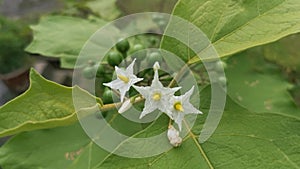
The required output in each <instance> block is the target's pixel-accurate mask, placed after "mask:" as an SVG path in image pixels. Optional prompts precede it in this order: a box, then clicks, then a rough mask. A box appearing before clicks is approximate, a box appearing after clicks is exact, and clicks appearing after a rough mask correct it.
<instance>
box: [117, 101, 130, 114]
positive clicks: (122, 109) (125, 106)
mask: <svg viewBox="0 0 300 169" xmlns="http://www.w3.org/2000/svg"><path fill="white" fill-rule="evenodd" d="M131 106H132V103H131V100H130V99H128V100H126V101H124V103H123V104H122V106H121V107H120V108H119V110H118V112H119V113H120V114H121V113H124V112H125V111H127V110H128V109H130V108H131Z"/></svg>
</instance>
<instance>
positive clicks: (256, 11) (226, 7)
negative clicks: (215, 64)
mask: <svg viewBox="0 0 300 169" xmlns="http://www.w3.org/2000/svg"><path fill="white" fill-rule="evenodd" d="M299 9H300V1H298V0H273V1H261V0H251V1H236V0H234V1H233V0H210V1H207V0H179V1H178V3H177V5H176V6H175V8H174V10H173V15H176V16H179V17H182V18H184V19H186V20H188V21H189V22H191V23H192V24H194V25H196V26H197V27H198V28H200V29H201V30H202V31H203V32H204V33H205V34H206V36H207V37H208V39H210V41H211V43H212V44H213V46H214V47H215V49H216V50H217V52H218V53H219V55H220V56H221V57H223V56H228V55H231V54H234V53H237V52H239V51H242V50H245V49H247V48H251V47H253V46H258V45H262V44H265V43H269V42H273V41H276V40H278V39H280V38H282V37H284V36H287V35H289V34H293V33H297V32H299V31H300V22H299V21H300V18H299V15H300V10H299ZM171 25H176V24H175V23H173V24H172V23H171ZM176 29H177V31H178V32H185V31H187V29H186V28H185V27H178V28H176ZM190 36H193V34H192V33H191V35H190ZM191 43H192V42H191ZM199 43H201V42H200V40H199ZM199 45H200V44H199ZM161 46H162V48H163V49H166V50H169V51H171V52H173V53H176V54H177V55H179V56H180V57H182V58H183V59H185V61H188V59H189V57H194V56H195V55H192V56H189V53H192V52H191V51H189V50H188V48H187V47H186V46H184V45H182V44H181V43H180V42H178V41H176V40H174V39H172V38H169V37H164V39H163V41H162V44H161ZM199 55H200V56H201V53H199ZM198 60H199V58H198V57H197V56H196V57H194V58H193V60H191V61H190V62H196V61H198Z"/></svg>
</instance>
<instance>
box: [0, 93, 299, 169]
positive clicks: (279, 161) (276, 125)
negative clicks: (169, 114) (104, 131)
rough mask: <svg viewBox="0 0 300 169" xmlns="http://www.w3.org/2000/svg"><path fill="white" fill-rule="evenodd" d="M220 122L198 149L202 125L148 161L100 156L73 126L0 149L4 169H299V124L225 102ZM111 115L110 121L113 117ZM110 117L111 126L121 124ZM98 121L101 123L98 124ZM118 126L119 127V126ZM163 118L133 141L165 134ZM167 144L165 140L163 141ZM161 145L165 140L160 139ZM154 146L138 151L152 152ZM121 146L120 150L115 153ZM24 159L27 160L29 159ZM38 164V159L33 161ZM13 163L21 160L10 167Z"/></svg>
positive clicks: (31, 134) (206, 96) (24, 136)
mask: <svg viewBox="0 0 300 169" xmlns="http://www.w3.org/2000/svg"><path fill="white" fill-rule="evenodd" d="M201 94H202V95H201V96H202V98H201V100H202V101H204V102H205V103H206V101H208V100H210V98H209V96H210V88H205V89H204V91H202V92H201ZM226 105H227V107H226V111H225V112H224V115H223V118H222V120H221V123H220V124H219V127H218V129H217V130H216V132H215V133H214V135H213V136H212V137H211V138H210V139H209V140H208V141H207V142H205V143H204V144H199V142H198V140H197V136H198V134H199V133H200V130H201V126H202V125H203V122H204V120H205V117H204V116H205V115H206V113H207V110H205V109H203V111H204V113H205V115H204V116H198V120H197V124H196V125H195V126H194V127H193V129H192V132H191V133H190V134H189V135H187V137H186V138H185V139H184V141H183V144H182V146H181V147H179V148H172V149H171V150H169V151H167V152H165V153H163V154H160V155H157V156H154V157H149V158H125V157H121V156H117V155H114V154H112V153H109V152H106V151H104V150H103V149H102V148H100V147H99V146H97V145H96V144H94V142H93V141H92V140H90V139H89V138H88V137H87V136H86V135H85V134H84V131H83V130H82V129H81V128H80V127H79V125H78V124H76V125H73V126H69V127H63V128H55V129H50V130H42V131H34V132H28V133H22V134H19V135H18V136H16V137H14V138H12V139H11V140H10V141H9V142H8V143H7V144H5V145H4V146H3V147H1V148H0V164H1V165H2V166H3V168H4V169H19V168H20V169H21V168H33V167H42V168H45V169H47V168H49V169H52V168H70V169H72V168H74V169H75V168H89V169H91V168H93V169H96V168H174V169H177V168H178V169H181V168H209V164H211V165H212V166H211V168H212V167H214V168H229V169H232V168H299V166H300V161H299V157H300V155H299V147H300V131H299V127H298V126H299V123H300V120H299V119H296V118H294V117H289V116H285V115H282V114H273V113H253V112H249V111H248V110H246V109H244V108H242V107H241V106H240V105H239V104H236V103H235V102H234V101H233V100H231V99H230V98H228V99H227V104H226ZM115 115H116V116H115ZM115 115H114V114H112V115H111V117H110V118H109V119H107V121H109V122H110V124H112V125H113V123H117V121H118V123H119V122H120V120H122V119H118V118H120V116H119V115H118V114H115ZM101 120H103V119H101ZM122 125H123V124H122ZM167 125H168V118H166V116H162V117H160V118H159V119H158V120H157V121H156V122H155V123H153V124H151V125H149V126H148V127H146V128H145V129H144V130H140V131H139V132H137V133H136V134H134V135H133V137H149V136H152V135H156V134H159V133H161V132H163V131H164V130H166V127H167ZM166 139H167V138H166ZM165 141H166V140H165ZM154 144H156V146H150V147H147V145H146V146H145V145H144V149H145V151H146V149H149V148H150V149H155V148H157V147H158V146H159V145H160V144H161V143H154ZM124 148H125V150H126V146H125V147H122V146H120V151H124ZM116 151H117V150H116ZM29 154H30V156H29ZM36 159H39V160H36ZM16 161H22V162H20V163H16Z"/></svg>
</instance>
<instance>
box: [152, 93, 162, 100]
mask: <svg viewBox="0 0 300 169" xmlns="http://www.w3.org/2000/svg"><path fill="white" fill-rule="evenodd" d="M160 98H161V94H160V93H154V94H153V95H152V99H153V100H154V101H158V100H160Z"/></svg>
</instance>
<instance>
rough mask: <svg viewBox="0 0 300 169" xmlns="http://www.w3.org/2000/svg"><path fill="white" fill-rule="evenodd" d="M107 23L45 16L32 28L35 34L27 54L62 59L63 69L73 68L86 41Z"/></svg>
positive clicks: (98, 20)
mask: <svg viewBox="0 0 300 169" xmlns="http://www.w3.org/2000/svg"><path fill="white" fill-rule="evenodd" d="M104 24H106V22H104V21H102V20H100V19H97V20H92V21H91V20H86V19H80V18H74V17H68V16H45V17H43V18H42V19H41V20H40V22H39V24H38V25H35V26H31V29H32V30H33V33H34V38H33V41H32V43H31V44H30V45H29V46H28V47H27V48H26V51H27V52H30V53H36V54H41V55H43V56H49V57H58V58H61V60H62V63H61V67H63V68H73V67H74V65H75V63H76V59H77V56H78V55H79V52H80V50H81V48H82V47H83V46H84V44H85V43H86V41H87V40H88V39H89V38H90V36H92V34H93V33H95V31H97V30H98V29H99V28H101V27H102V26H103V25H104Z"/></svg>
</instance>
